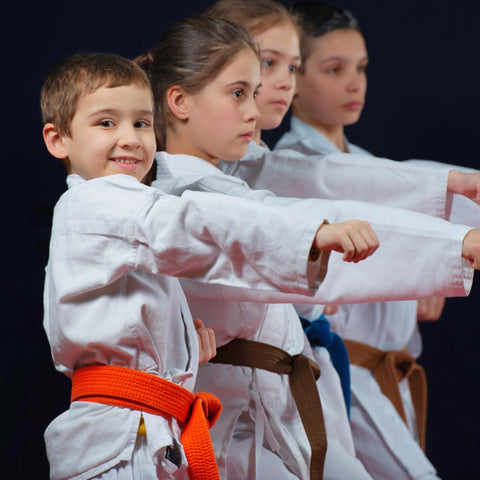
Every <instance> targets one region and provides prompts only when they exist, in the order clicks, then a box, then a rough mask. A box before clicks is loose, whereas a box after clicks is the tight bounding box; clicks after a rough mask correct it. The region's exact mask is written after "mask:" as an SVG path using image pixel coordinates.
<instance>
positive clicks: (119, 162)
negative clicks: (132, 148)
mask: <svg viewBox="0 0 480 480" xmlns="http://www.w3.org/2000/svg"><path fill="white" fill-rule="evenodd" d="M110 161H111V162H113V163H114V164H115V165H116V166H117V167H119V168H121V169H122V170H134V169H135V168H136V167H137V165H140V163H141V160H139V159H138V158H134V157H117V158H111V159H110Z"/></svg>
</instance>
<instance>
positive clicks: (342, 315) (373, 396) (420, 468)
mask: <svg viewBox="0 0 480 480" xmlns="http://www.w3.org/2000/svg"><path fill="white" fill-rule="evenodd" d="M345 142H346V145H347V147H348V150H349V151H350V152H351V153H352V154H362V155H370V156H371V154H369V153H368V152H367V151H365V150H363V149H361V148H360V147H357V146H355V145H352V144H350V143H348V141H347V140H346V139H345ZM276 148H278V149H284V150H283V151H282V150H278V151H277V152H278V154H284V155H287V154H288V152H289V150H288V149H295V150H298V151H299V152H303V153H306V152H310V153H311V152H316V154H317V155H316V156H310V158H309V159H308V160H309V161H317V163H322V162H324V161H326V162H327V163H328V162H329V158H330V157H334V159H333V160H332V163H333V164H335V158H336V157H337V156H335V155H333V156H331V155H329V154H332V153H333V154H337V153H339V154H340V155H339V157H340V159H342V157H343V156H344V155H343V154H341V152H340V150H339V149H338V148H337V147H336V146H335V145H334V144H333V143H332V142H331V141H330V140H328V139H327V138H326V137H325V136H324V135H322V134H320V133H319V132H318V131H316V130H315V129H313V128H312V127H311V126H309V125H307V124H305V123H304V122H302V121H301V120H299V119H298V118H296V117H293V118H292V122H291V130H290V131H289V132H287V133H286V134H285V135H284V136H283V137H282V138H281V139H280V140H279V142H278V143H277V145H276ZM259 153H260V152H259V151H258V149H253V148H252V150H251V152H250V155H248V157H249V158H255V155H256V157H257V158H258V156H259ZM318 154H323V155H327V157H324V158H325V160H324V159H323V158H322V157H320V156H319V155H318ZM346 156H347V157H348V154H347V155H346ZM351 156H352V157H353V159H354V160H355V159H356V157H357V156H356V155H351ZM272 161H274V160H272ZM291 161H292V163H293V162H294V161H296V175H297V176H298V177H300V176H301V175H304V176H305V178H311V176H312V172H311V171H310V169H309V166H310V164H309V163H307V164H303V163H302V161H301V160H299V159H295V160H293V159H292V160H291ZM376 161H377V160H376ZM378 162H379V163H380V166H381V169H380V170H379V171H376V172H373V174H374V175H377V176H379V177H381V176H382V172H383V170H384V169H385V168H394V169H397V170H398V167H397V166H396V165H402V164H398V162H397V164H396V165H395V164H394V163H395V162H391V161H388V160H386V161H385V160H382V159H380V160H378ZM412 162H413V161H412ZM432 163H433V162H432ZM358 164H359V165H363V162H362V159H361V158H360V160H359V162H358ZM382 164H383V165H382ZM418 164H422V165H425V166H426V167H427V168H430V170H429V171H427V172H426V173H427V174H429V173H430V174H431V173H432V172H434V170H432V169H433V168H435V167H437V168H438V167H439V165H438V163H433V164H432V165H428V164H427V163H426V162H418ZM367 165H368V163H367V164H365V166H367ZM389 165H391V167H390V166H389ZM329 167H330V164H328V165H327V166H326V167H325V169H326V170H328V169H329ZM373 168H374V167H373ZM450 168H454V167H453V166H450ZM273 169H275V167H274V166H273ZM404 170H405V171H406V173H408V172H409V171H410V170H411V169H410V167H409V168H407V169H404ZM422 170H423V169H420V170H419V172H420V173H421V174H422V175H423V174H424V173H425V172H424V171H422ZM448 170H449V166H446V165H444V166H443V167H442V170H440V172H448ZM399 171H402V167H400V169H399ZM325 173H327V172H325ZM334 173H335V165H334V166H333V168H332V172H331V173H330V175H328V174H327V175H326V176H327V177H328V178H326V179H322V180H321V182H328V179H329V178H331V176H333V174H334ZM340 179H341V180H344V179H345V175H344V176H340ZM337 180H339V179H338V178H337ZM345 180H346V181H345V182H344V185H341V184H340V182H337V183H336V188H337V189H338V191H336V192H334V197H335V198H337V197H338V196H341V195H342V194H343V195H345V197H349V196H350V191H349V185H350V183H351V182H352V181H353V182H358V181H359V180H358V176H356V175H355V171H352V172H351V174H350V180H348V179H345ZM384 180H385V184H384V186H383V187H382V190H381V192H383V191H385V189H387V190H388V188H389V187H390V185H389V182H388V180H389V176H386V178H384ZM361 181H362V182H365V181H366V179H364V178H363V177H361ZM312 183H313V182H312ZM439 183H440V182H439ZM262 185H263V182H262ZM322 185H323V183H322ZM263 186H268V184H267V185H263ZM365 186H366V187H367V188H371V185H370V183H367V184H366V185H364V187H365ZM271 187H272V189H274V185H273V184H272V185H271ZM374 188H375V187H374ZM405 190H407V189H406V188H405ZM445 190H446V189H445ZM275 191H276V193H277V194H280V193H282V194H284V195H294V194H295V193H296V194H298V196H301V197H303V196H304V193H303V192H302V191H301V189H299V191H298V192H297V191H296V190H295V189H289V188H286V189H285V190H284V191H282V192H280V191H279V190H275ZM325 193H326V192H325V190H324V189H322V188H319V189H318V193H317V196H321V195H325ZM423 193H424V190H423V188H422V189H419V190H418V197H419V198H423V197H422V195H423ZM411 194H413V195H414V194H415V192H412V193H411ZM373 195H375V192H373ZM373 195H371V194H370V192H369V190H367V189H365V198H363V199H364V200H373V201H378V200H379V198H378V197H376V198H375V197H374V196H373ZM438 197H439V198H440V195H438ZM452 197H455V199H454V198H452ZM393 198H394V200H395V197H393ZM432 198H436V197H435V196H433V197H432ZM461 199H462V197H460V196H458V195H455V196H452V195H448V196H447V198H446V200H447V201H446V202H445V201H444V206H445V207H446V210H445V213H444V215H443V216H445V217H456V219H458V218H459V215H458V213H459V212H460V213H461V215H462V219H463V220H467V221H470V220H472V223H474V222H477V223H478V220H477V219H478V217H479V215H478V214H479V213H480V207H478V206H477V205H476V204H474V203H473V202H471V201H470V200H468V199H463V200H461ZM449 201H450V202H451V201H454V202H453V207H454V208H452V205H450V206H448V203H449ZM405 203H407V202H405ZM460 205H463V207H464V208H459V207H460ZM439 207H441V204H439ZM439 209H440V208H439ZM439 209H438V210H439ZM435 211H436V209H433V210H432V213H434V212H435ZM297 310H298V311H299V312H300V313H301V314H302V316H305V317H307V318H310V319H312V320H313V319H314V318H316V317H318V314H319V312H318V311H316V312H312V311H311V308H310V307H309V306H298V308H297ZM329 320H330V322H331V326H332V330H334V331H336V332H337V333H338V334H340V335H341V336H342V337H343V338H345V339H350V340H356V341H358V342H362V343H366V344H369V345H372V346H374V347H376V348H379V349H382V350H401V349H402V348H404V347H405V346H408V347H409V350H410V352H411V353H412V354H413V355H414V356H415V357H418V356H419V355H420V352H421V339H420V334H419V331H418V326H417V320H416V302H413V301H405V302H383V303H371V304H355V305H341V306H340V307H339V312H338V313H337V314H335V315H331V316H329ZM351 389H352V411H351V422H352V430H353V432H354V437H355V441H356V448H357V452H358V455H359V457H360V458H361V460H362V461H363V463H364V464H365V466H366V468H367V470H369V472H370V473H371V474H372V475H373V476H374V477H375V478H385V479H389V478H412V479H417V478H422V476H424V475H434V474H435V469H434V467H433V466H432V465H431V463H430V462H429V461H428V459H427V458H426V457H425V455H424V453H423V452H422V451H421V449H420V448H419V447H418V445H417V444H416V443H414V442H413V439H415V440H418V436H417V432H416V426H415V414H414V411H413V406H412V401H411V397H410V393H409V387H408V382H407V381H406V380H404V381H403V382H401V384H400V390H401V393H402V397H403V399H404V409H405V412H406V415H407V421H408V423H409V426H410V432H409V431H408V429H407V428H405V425H404V423H403V422H402V420H401V419H400V418H399V416H398V415H397V414H396V412H395V409H394V408H393V406H392V404H391V402H390V401H389V400H388V399H387V398H386V397H385V396H384V395H383V394H382V393H381V391H380V389H379V388H378V385H377V384H376V382H375V380H374V378H373V375H372V374H371V373H370V372H369V371H367V370H365V369H363V368H361V367H358V366H354V365H352V366H351Z"/></svg>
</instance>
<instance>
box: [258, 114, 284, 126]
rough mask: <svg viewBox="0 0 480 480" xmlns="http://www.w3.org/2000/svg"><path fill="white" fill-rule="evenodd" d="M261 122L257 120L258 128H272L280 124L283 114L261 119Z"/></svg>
mask: <svg viewBox="0 0 480 480" xmlns="http://www.w3.org/2000/svg"><path fill="white" fill-rule="evenodd" d="M263 120H264V121H263V122H258V127H259V128H260V130H273V129H274V128H277V127H279V126H280V124H281V123H282V120H283V115H281V116H276V117H273V116H272V117H271V118H269V119H266V118H265V119H263Z"/></svg>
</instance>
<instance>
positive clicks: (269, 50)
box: [260, 48, 301, 60]
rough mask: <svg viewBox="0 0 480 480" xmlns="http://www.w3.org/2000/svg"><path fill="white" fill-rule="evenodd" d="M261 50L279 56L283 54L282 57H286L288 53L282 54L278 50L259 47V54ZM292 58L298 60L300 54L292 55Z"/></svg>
mask: <svg viewBox="0 0 480 480" xmlns="http://www.w3.org/2000/svg"><path fill="white" fill-rule="evenodd" d="M263 52H266V53H274V54H275V55H280V56H284V57H288V56H290V55H288V54H284V53H282V52H280V50H273V49H271V48H261V49H260V54H262V53H263ZM292 58H293V59H294V60H300V58H301V57H300V55H293V56H292Z"/></svg>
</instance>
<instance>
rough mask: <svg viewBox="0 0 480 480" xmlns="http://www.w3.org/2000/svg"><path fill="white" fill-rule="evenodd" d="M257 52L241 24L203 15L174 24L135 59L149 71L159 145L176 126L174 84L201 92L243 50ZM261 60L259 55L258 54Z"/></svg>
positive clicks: (189, 91) (191, 90)
mask: <svg viewBox="0 0 480 480" xmlns="http://www.w3.org/2000/svg"><path fill="white" fill-rule="evenodd" d="M245 49H250V50H252V51H253V52H255V54H256V55H258V49H257V47H256V45H254V44H253V42H252V41H251V39H250V36H249V35H248V33H247V31H246V30H245V29H244V28H243V27H241V26H240V25H238V24H235V23H233V22H229V21H226V20H221V19H218V18H212V17H209V16H205V15H201V16H196V17H190V18H186V19H183V20H180V21H178V22H176V23H174V24H173V25H172V26H170V28H168V29H167V30H166V31H165V33H164V34H163V35H162V37H161V38H160V41H159V43H158V45H157V47H156V48H155V49H154V50H152V51H150V52H146V53H145V54H144V55H141V56H140V57H138V58H137V59H136V62H137V63H138V64H139V65H141V66H142V67H143V68H144V69H145V70H146V71H147V73H148V75H149V77H150V81H151V84H152V89H153V94H154V99H155V117H156V118H155V127H156V134H157V147H158V148H159V149H160V150H163V149H165V133H166V129H167V127H169V128H173V123H172V121H171V120H172V115H171V112H170V109H169V108H168V105H167V103H166V94H167V91H168V89H169V88H170V87H171V86H172V85H179V86H180V87H182V88H183V89H184V90H185V91H187V92H188V93H192V94H195V93H197V92H199V91H200V90H201V89H202V88H203V87H204V86H205V85H206V84H207V83H208V82H209V81H210V80H211V79H213V78H215V77H216V76H217V75H218V74H219V73H220V72H221V71H222V70H223V69H224V68H225V67H226V66H227V65H228V64H229V63H230V62H231V61H232V60H233V59H234V58H235V56H236V55H238V54H239V53H240V52H242V51H244V50H245ZM259 61H260V57H259Z"/></svg>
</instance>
